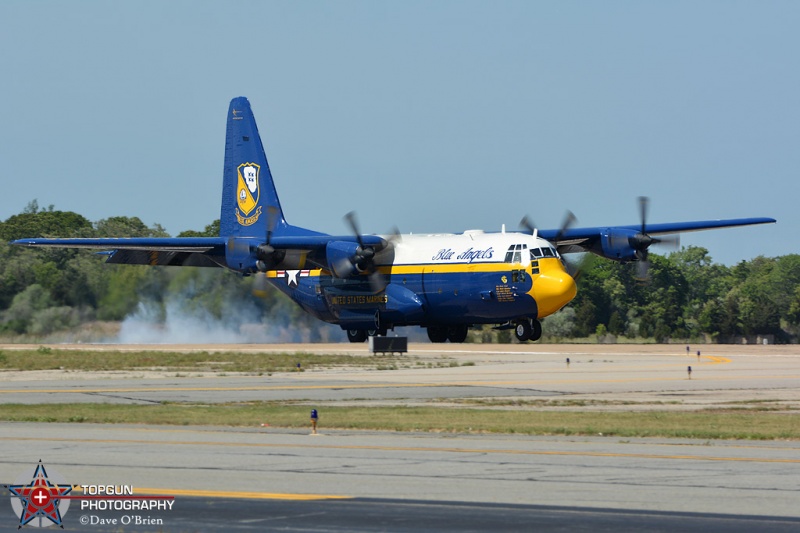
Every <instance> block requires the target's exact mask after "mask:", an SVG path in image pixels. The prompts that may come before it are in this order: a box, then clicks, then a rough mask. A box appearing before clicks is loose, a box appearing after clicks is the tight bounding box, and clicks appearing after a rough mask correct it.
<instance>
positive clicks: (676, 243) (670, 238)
mask: <svg viewBox="0 0 800 533" xmlns="http://www.w3.org/2000/svg"><path fill="white" fill-rule="evenodd" d="M653 244H657V245H659V246H666V247H667V248H672V249H673V250H677V249H678V248H680V246H681V236H680V235H666V236H664V237H656V238H654V239H653Z"/></svg>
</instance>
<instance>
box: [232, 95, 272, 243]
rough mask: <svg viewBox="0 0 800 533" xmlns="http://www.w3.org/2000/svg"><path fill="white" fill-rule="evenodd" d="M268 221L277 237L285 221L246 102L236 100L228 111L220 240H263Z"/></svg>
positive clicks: (244, 99)
mask: <svg viewBox="0 0 800 533" xmlns="http://www.w3.org/2000/svg"><path fill="white" fill-rule="evenodd" d="M271 217H272V218H274V222H273V223H274V228H273V229H274V230H275V231H277V232H278V233H280V231H281V230H282V229H284V228H285V227H286V220H285V219H284V218H283V210H282V209H281V204H280V201H279V200H278V193H277V192H276V190H275V184H274V183H273V181H272V173H271V172H270V170H269V164H268V163H267V156H266V154H265V153H264V146H263V145H262V144H261V136H260V135H259V134H258V128H257V127H256V119H255V117H254V116H253V112H252V110H251V109H250V102H248V101H247V98H245V97H243V96H240V97H238V98H234V99H233V100H231V105H230V107H229V108H228V127H227V132H226V135H225V169H224V174H223V184H222V210H221V212H220V236H222V237H230V236H239V237H261V238H264V236H265V235H266V233H267V225H268V220H270V219H271Z"/></svg>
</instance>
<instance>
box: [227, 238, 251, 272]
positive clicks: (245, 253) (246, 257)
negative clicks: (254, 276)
mask: <svg viewBox="0 0 800 533" xmlns="http://www.w3.org/2000/svg"><path fill="white" fill-rule="evenodd" d="M256 246H258V242H256V241H255V239H248V238H243V237H231V238H229V239H228V242H227V243H225V263H226V264H227V265H228V267H229V268H232V269H234V270H236V271H238V272H242V273H252V272H255V271H257V270H258V268H257V266H256V261H257V258H256V257H255V255H254V254H253V248H254V247H256Z"/></svg>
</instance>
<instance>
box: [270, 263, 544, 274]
mask: <svg viewBox="0 0 800 533" xmlns="http://www.w3.org/2000/svg"><path fill="white" fill-rule="evenodd" d="M554 261H558V259H554ZM523 268H526V267H524V266H522V265H520V264H517V263H426V264H421V265H385V266H379V267H378V271H380V273H381V274H396V275H403V274H423V273H425V274H429V273H436V274H458V273H471V272H509V271H511V270H520V269H523ZM288 270H298V269H291V268H288V269H285V270H281V271H280V272H286V271H288ZM266 275H267V277H268V278H277V277H278V270H268V271H267V272H266ZM330 275H331V273H330V271H328V270H324V269H319V268H318V269H316V270H309V272H308V276H309V277H317V276H330Z"/></svg>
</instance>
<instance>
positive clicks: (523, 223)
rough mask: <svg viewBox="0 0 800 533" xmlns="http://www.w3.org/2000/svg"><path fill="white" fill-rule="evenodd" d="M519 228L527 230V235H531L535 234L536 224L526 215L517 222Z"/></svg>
mask: <svg viewBox="0 0 800 533" xmlns="http://www.w3.org/2000/svg"><path fill="white" fill-rule="evenodd" d="M519 227H520V228H524V229H526V230H528V233H530V234H531V235H533V234H534V233H535V232H536V224H534V223H533V221H532V220H531V219H530V218H528V215H525V216H524V217H522V220H520V221H519Z"/></svg>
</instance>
